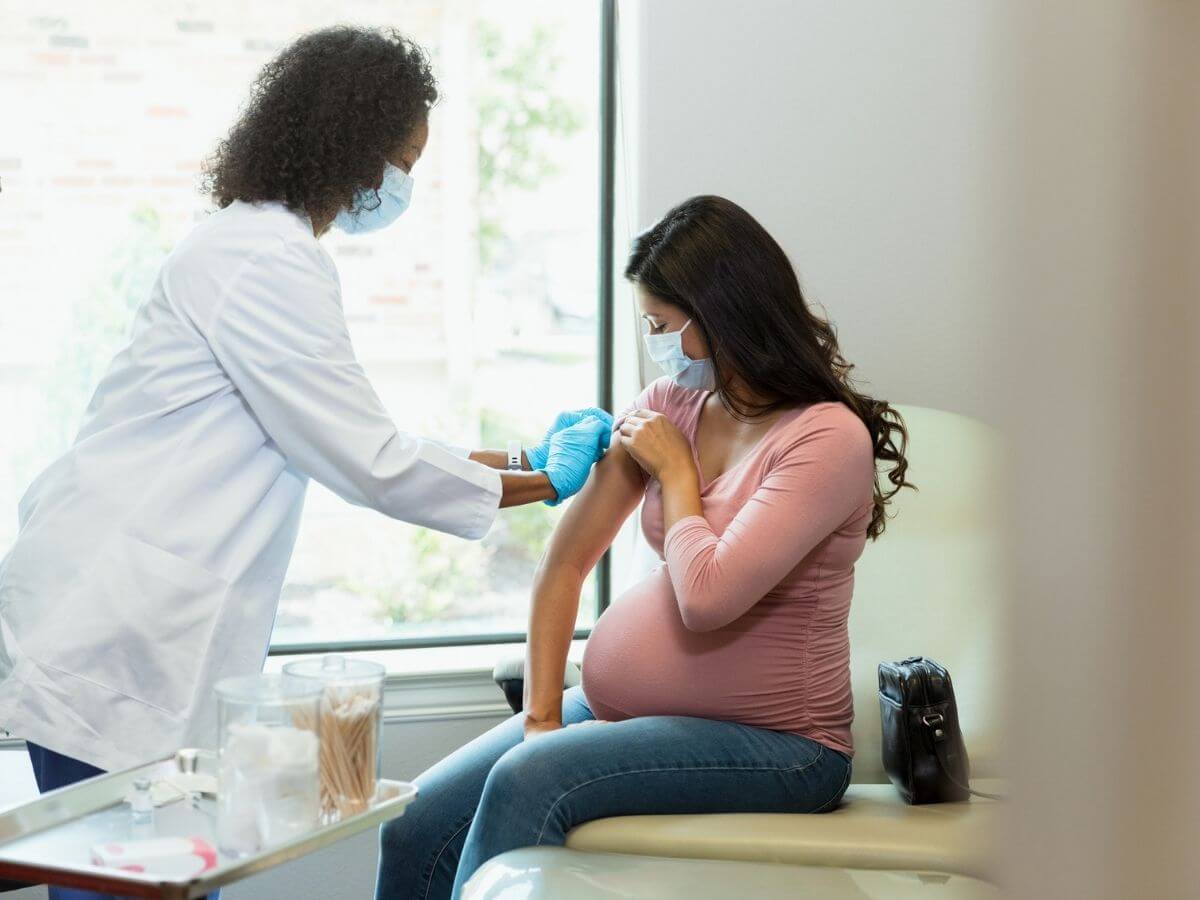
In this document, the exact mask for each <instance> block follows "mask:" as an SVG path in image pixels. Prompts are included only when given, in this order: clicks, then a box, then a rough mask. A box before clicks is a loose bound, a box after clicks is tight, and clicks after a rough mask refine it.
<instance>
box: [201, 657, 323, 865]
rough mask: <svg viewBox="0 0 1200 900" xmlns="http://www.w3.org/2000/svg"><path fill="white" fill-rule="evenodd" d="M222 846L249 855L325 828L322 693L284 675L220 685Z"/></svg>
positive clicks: (226, 681)
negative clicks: (321, 770)
mask: <svg viewBox="0 0 1200 900" xmlns="http://www.w3.org/2000/svg"><path fill="white" fill-rule="evenodd" d="M216 690H217V702H218V716H219V723H220V765H219V768H218V779H219V786H218V792H217V843H218V844H219V846H220V849H221V851H222V852H224V853H228V854H230V855H233V856H246V855H249V854H251V853H257V852H259V851H261V850H263V849H265V848H266V847H270V846H273V845H275V844H279V843H282V842H284V841H287V840H289V839H290V838H293V837H296V836H298V835H301V834H304V833H305V832H308V831H311V830H312V829H314V828H316V827H317V826H318V825H319V824H320V780H319V775H318V771H319V767H318V760H319V758H320V703H321V688H320V686H319V685H315V684H313V682H311V681H304V680H302V679H298V678H291V677H288V676H286V675H250V676H246V677H241V678H226V679H224V680H222V681H219V682H217V687H216Z"/></svg>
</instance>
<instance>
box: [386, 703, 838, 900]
mask: <svg viewBox="0 0 1200 900" xmlns="http://www.w3.org/2000/svg"><path fill="white" fill-rule="evenodd" d="M593 719H595V716H593V715H592V711H591V709H590V708H589V707H588V704H587V700H586V698H585V697H584V695H583V691H582V690H581V689H580V688H578V687H574V688H571V689H570V690H568V691H567V692H566V693H565V694H564V696H563V724H564V725H570V726H571V727H567V728H562V729H560V730H558V731H554V732H551V733H549V734H545V735H540V736H538V737H536V738H533V739H532V740H530V741H523V718H522V716H521V715H520V714H517V715H515V716H513V717H512V718H510V719H508V720H507V721H505V722H502V723H501V724H499V725H497V726H496V727H495V728H493V729H491V730H490V731H488V732H486V733H485V734H483V735H481V736H480V737H478V738H476V739H475V740H473V741H471V742H470V743H469V744H467V745H466V746H465V747H462V748H460V749H459V750H456V751H455V752H454V753H452V754H450V755H449V756H447V757H446V758H445V759H443V760H442V761H441V762H439V763H437V764H436V765H434V766H433V767H432V768H430V769H429V770H428V771H426V772H425V773H424V774H422V775H420V776H419V777H418V778H417V780H416V781H417V786H418V787H419V788H420V795H419V796H418V797H417V799H416V801H415V802H414V803H413V804H412V805H411V806H410V807H409V808H408V809H407V810H406V811H405V813H404V815H403V816H401V817H400V818H398V819H394V820H392V821H391V822H388V823H387V824H386V825H384V826H383V829H382V832H381V834H380V859H379V877H378V881H377V883H376V886H375V897H376V900H434V898H436V900H442V898H447V897H457V896H458V895H459V891H460V890H461V889H462V887H463V884H465V883H466V881H467V879H468V878H470V877H471V874H472V873H473V872H474V871H475V870H476V869H477V868H479V867H480V866H481V865H483V863H485V862H486V861H487V860H489V859H491V858H492V857H493V856H497V855H498V854H500V853H504V852H505V851H507V850H514V849H516V848H518V847H532V846H536V845H539V844H549V845H559V846H561V845H562V844H565V843H566V837H567V832H568V831H570V830H571V829H572V828H574V827H575V826H576V825H580V824H582V823H584V822H589V821H591V820H593V819H600V818H604V817H607V816H627V815H644V814H648V813H649V814H653V813H716V812H776V813H810V812H825V811H826V810H829V809H833V808H834V807H835V806H836V805H837V804H838V802H839V801H840V800H841V798H842V795H843V794H844V793H845V792H846V787H847V786H848V785H849V783H850V758H849V757H848V756H846V755H845V754H843V753H839V752H838V751H836V750H831V749H830V748H828V747H825V746H822V745H821V744H819V743H817V742H816V741H813V740H810V739H809V738H805V737H801V736H799V735H795V734H788V733H785V732H781V731H769V730H767V729H764V728H754V727H752V726H749V725H739V724H737V723H734V722H718V721H714V720H711V719H696V718H691V717H687V716H646V717H642V718H636V719H627V720H625V721H623V722H608V723H602V724H591V725H576V724H573V723H579V722H587V721H589V720H593Z"/></svg>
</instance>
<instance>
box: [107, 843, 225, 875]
mask: <svg viewBox="0 0 1200 900" xmlns="http://www.w3.org/2000/svg"><path fill="white" fill-rule="evenodd" d="M92 862H93V863H94V864H95V865H97V866H103V867H104V868H106V869H122V870H124V871H126V872H144V873H146V874H147V875H168V876H171V877H174V878H178V877H188V876H191V875H199V874H200V873H201V872H207V871H208V870H209V869H215V868H216V867H217V848H216V847H214V846H213V845H212V844H210V843H209V842H208V841H206V840H204V839H203V838H173V837H172V838H152V839H150V840H144V841H108V842H107V843H104V844H97V845H96V846H95V847H93V848H92Z"/></svg>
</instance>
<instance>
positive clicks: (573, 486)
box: [526, 416, 612, 506]
mask: <svg viewBox="0 0 1200 900" xmlns="http://www.w3.org/2000/svg"><path fill="white" fill-rule="evenodd" d="M611 436H612V416H608V417H607V418H605V419H599V418H597V417H595V416H587V417H586V418H584V419H583V420H582V421H579V422H577V423H575V424H574V425H570V426H568V427H566V428H564V429H562V430H561V431H558V432H556V433H555V434H554V435H553V436H551V438H550V450H549V452H548V453H547V456H546V464H545V465H544V466H542V467H541V468H542V471H544V472H545V473H546V477H547V478H549V479H550V484H551V485H553V487H554V490H555V492H556V493H557V494H558V498H557V499H555V500H547V501H546V503H547V504H548V505H550V506H557V505H558V504H560V503H562V502H563V501H564V500H566V499H567V498H568V497H570V496H572V495H573V494H575V493H577V492H578V491H579V489H580V488H582V487H583V485H584V482H586V481H587V477H588V472H590V471H591V469H592V463H594V462H595V461H596V460H598V459H599V458H600V457H601V456H603V455H604V450H605V448H606V447H607V446H608V441H609V438H610V437H611ZM526 452H528V451H526ZM532 462H533V461H532V460H530V463H532Z"/></svg>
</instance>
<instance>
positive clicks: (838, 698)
mask: <svg viewBox="0 0 1200 900" xmlns="http://www.w3.org/2000/svg"><path fill="white" fill-rule="evenodd" d="M625 274H626V277H627V278H629V280H630V281H631V282H633V284H634V285H635V286H636V288H637V293H638V300H639V304H640V305H641V308H642V313H643V319H644V321H645V328H644V331H645V341H646V346H647V349H648V351H649V353H650V356H651V357H652V358H653V359H654V360H655V361H656V362H658V363H659V365H660V366H662V368H663V369H664V371H665V372H666V373H667V376H668V377H665V378H661V379H659V380H658V381H656V382H654V383H653V384H652V385H650V387H649V388H647V389H646V390H645V391H644V392H643V393H642V394H641V396H640V397H638V399H637V401H636V402H635V404H634V405H633V407H632V408H631V409H630V410H629V411H627V412H626V414H625V415H624V416H623V417H622V418H621V419H620V420H619V425H618V430H617V433H616V434H614V440H613V441H612V447H611V449H610V451H609V452H608V454H607V456H606V457H605V458H604V459H603V460H602V461H601V462H600V463H599V464H598V465H597V466H596V469H595V471H594V472H593V474H592V477H591V479H590V480H589V481H588V483H587V485H586V486H585V488H584V489H583V491H582V492H581V493H580V495H579V498H578V499H577V500H576V501H575V503H574V504H573V505H572V506H571V507H570V509H568V510H567V513H566V515H565V516H564V517H563V519H562V521H561V523H560V524H559V526H558V529H557V530H556V531H555V533H554V536H553V538H552V540H551V542H550V546H549V548H548V550H547V552H546V555H545V557H544V559H543V560H542V564H541V566H540V568H539V571H538V575H537V579H536V582H535V585H534V590H533V605H532V612H531V616H530V625H529V649H528V656H527V659H526V665H525V675H526V677H525V702H524V711H523V712H522V713H519V714H518V715H516V716H514V717H512V718H511V719H509V720H508V721H506V722H504V723H503V724H501V725H498V726H496V727H495V728H493V729H492V730H490V731H488V732H487V733H485V734H484V735H482V736H481V737H479V738H477V739H475V740H474V741H472V742H471V743H469V744H467V745H466V746H465V747H463V748H461V749H460V750H458V751H456V752H455V753H453V754H451V755H450V756H448V757H447V758H446V759H444V760H442V761H441V762H439V763H437V764H436V765H435V766H433V767H432V768H430V769H429V770H428V771H427V772H425V773H424V774H422V775H421V776H420V777H418V778H417V784H418V785H419V786H420V790H421V799H420V802H418V803H416V804H414V805H413V806H412V807H411V809H410V810H409V811H408V812H407V813H406V814H405V815H404V817H403V818H400V819H396V820H395V821H393V822H390V823H389V824H388V825H386V826H385V827H384V829H383V833H382V840H381V843H382V856H381V861H380V871H379V881H378V886H377V898H378V900H409V898H444V897H450V896H457V895H458V893H459V891H460V890H461V888H462V886H463V884H464V883H465V882H466V880H467V879H468V878H469V877H470V876H471V874H472V873H473V872H474V871H475V870H476V869H477V868H478V867H479V866H480V865H482V864H483V863H484V862H486V861H487V860H488V859H490V858H491V857H493V856H496V855H497V854H499V853H503V852H504V851H506V850H512V849H515V848H518V847H527V846H534V845H538V844H557V845H561V844H563V843H565V841H566V835H567V832H568V831H570V830H571V829H572V828H574V827H575V826H577V825H579V824H581V823H583V822H587V821H590V820H592V819H598V818H602V817H607V816H621V815H637V814H646V813H713V812H787V813H807V812H824V811H826V810H829V809H832V808H834V807H835V806H837V804H838V802H839V801H840V800H841V797H842V795H843V793H844V792H845V790H846V787H847V785H848V784H849V782H850V769H851V757H852V756H853V752H854V750H853V747H852V746H851V741H850V723H851V720H852V719H853V715H854V707H853V702H852V697H851V691H850V667H849V662H850V645H849V638H848V633H847V628H846V622H847V617H848V614H849V609H850V598H851V594H852V592H853V585H854V563H855V561H856V560H857V559H858V557H859V555H860V554H861V553H862V550H863V547H864V545H865V543H866V540H867V538H872V539H874V538H877V537H878V536H879V535H880V534H882V532H883V530H884V525H885V511H886V507H887V504H888V501H889V500H890V498H891V497H892V496H893V495H894V494H895V493H896V492H897V491H899V490H900V489H901V488H902V487H904V486H911V485H908V482H907V481H906V480H905V472H906V469H907V461H906V460H905V457H904V450H905V445H906V443H907V433H906V431H905V428H904V423H903V421H902V420H901V418H900V416H899V414H898V413H896V412H895V410H893V409H892V408H891V407H890V406H889V405H888V404H887V403H885V402H883V401H880V400H875V399H872V398H870V397H867V396H864V395H863V394H861V393H859V392H857V391H856V390H855V388H854V386H853V384H852V382H851V380H850V378H849V373H850V370H851V368H852V366H851V365H850V364H849V363H847V362H846V361H845V359H844V358H843V357H842V356H841V353H840V351H839V349H838V345H837V341H836V338H835V335H834V331H833V328H832V327H831V326H830V325H829V324H828V323H827V322H825V321H824V320H822V319H821V318H819V317H818V316H816V315H814V314H813V313H812V312H811V311H810V310H809V309H808V307H807V306H806V304H805V301H804V298H803V296H802V294H801V291H800V285H799V282H798V281H797V278H796V274H795V272H794V271H793V269H792V267H791V264H790V263H789V262H788V259H787V256H786V255H785V254H784V252H783V250H782V248H781V247H780V246H779V245H778V244H777V243H776V242H775V240H774V239H772V238H771V236H770V235H769V234H768V233H767V232H766V230H765V229H764V228H763V227H762V226H761V225H760V224H759V223H758V222H757V221H755V220H754V219H753V218H752V217H751V216H750V215H749V214H748V213H747V212H746V211H745V210H743V209H741V208H740V207H739V206H737V205H736V204H734V203H731V202H730V201H728V200H724V199H721V198H719V197H695V198H693V199H691V200H688V201H686V202H685V203H683V204H681V205H680V206H678V207H676V208H675V209H673V210H671V211H670V212H669V213H668V214H667V215H666V216H665V217H664V218H663V219H662V221H660V222H659V223H658V224H656V225H655V226H654V227H653V228H651V229H650V230H649V231H647V232H645V233H644V234H642V235H641V236H639V237H638V238H637V240H636V241H635V242H634V245H633V250H632V253H631V255H630V259H629V263H628V266H627V268H626V273H625ZM880 463H882V464H883V466H882V467H881V470H882V469H886V478H887V482H888V485H887V489H886V490H884V489H882V488H881V486H880V484H879V482H878V481H877V479H876V471H877V465H878V464H880ZM639 502H641V503H642V530H643V532H644V534H645V536H646V539H647V540H648V541H649V543H650V545H651V546H652V547H653V548H654V549H655V550H656V551H657V552H658V554H659V555H660V556H661V557H662V560H663V563H662V565H660V566H659V567H658V568H656V569H655V570H654V571H653V572H651V573H650V574H649V575H647V576H646V577H645V578H644V579H643V580H642V581H640V582H639V583H638V584H636V585H634V586H633V587H632V588H631V589H630V590H629V591H628V592H627V593H626V594H625V595H624V596H622V597H621V598H620V599H618V600H617V601H616V603H614V604H613V605H612V607H611V608H609V609H608V610H607V611H606V612H605V613H604V615H603V616H601V617H600V619H599V621H598V622H597V623H596V627H595V628H594V629H593V631H592V635H591V637H590V638H589V640H588V645H587V650H586V652H585V655H584V658H583V683H582V685H581V686H580V687H577V688H572V689H571V690H569V691H567V692H566V693H565V694H564V693H563V690H562V683H563V669H564V667H565V665H566V658H567V651H568V648H569V646H570V641H571V633H572V630H573V628H574V624H575V618H576V613H577V610H578V606H579V594H580V590H581V588H582V585H583V581H584V578H585V577H586V576H587V574H588V572H589V571H590V570H591V569H592V567H593V566H594V565H595V564H596V561H597V560H598V559H599V558H600V556H601V555H602V554H603V553H604V551H605V549H606V548H607V547H608V546H609V544H610V543H611V542H612V540H613V538H614V537H615V536H616V534H617V532H618V531H619V530H620V528H621V526H622V524H623V523H624V522H625V520H626V519H627V518H628V516H629V514H630V513H631V512H632V511H633V510H634V508H635V507H636V506H637V504H638V503H639ZM584 723H588V727H572V726H580V725H583V724H584Z"/></svg>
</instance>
